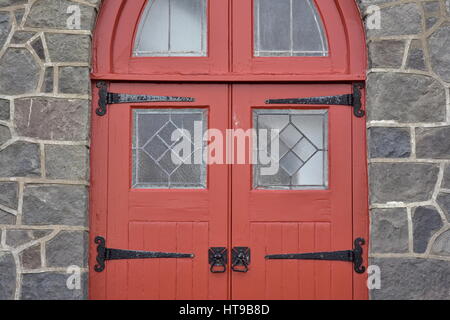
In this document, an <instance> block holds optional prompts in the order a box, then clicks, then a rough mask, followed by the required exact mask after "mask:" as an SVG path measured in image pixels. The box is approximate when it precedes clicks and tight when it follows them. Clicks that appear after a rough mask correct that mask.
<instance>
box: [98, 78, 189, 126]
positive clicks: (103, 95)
mask: <svg viewBox="0 0 450 320" xmlns="http://www.w3.org/2000/svg"><path fill="white" fill-rule="evenodd" d="M97 88H98V89H99V91H98V96H99V99H98V108H97V110H96V111H95V113H96V114H97V115H98V116H100V117H101V116H104V115H106V113H107V112H108V109H107V108H108V105H110V104H120V103H143V102H194V101H195V99H194V98H188V97H169V96H152V95H143V94H126V93H113V92H108V84H107V83H106V82H105V81H100V82H98V83H97Z"/></svg>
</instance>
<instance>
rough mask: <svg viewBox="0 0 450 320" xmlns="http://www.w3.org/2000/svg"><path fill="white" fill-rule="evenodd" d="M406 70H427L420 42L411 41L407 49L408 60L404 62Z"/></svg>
mask: <svg viewBox="0 0 450 320" xmlns="http://www.w3.org/2000/svg"><path fill="white" fill-rule="evenodd" d="M406 68H408V69H416V70H422V71H425V70H427V66H426V64H425V53H424V51H423V46H422V41H420V40H413V41H412V42H411V46H410V48H409V53H408V59H407V61H406Z"/></svg>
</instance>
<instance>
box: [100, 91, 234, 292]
mask: <svg viewBox="0 0 450 320" xmlns="http://www.w3.org/2000/svg"><path fill="white" fill-rule="evenodd" d="M111 90H113V91H117V92H126V93H130V94H133V93H134V94H139V93H140V94H144V93H148V94H155V95H172V96H173V95H177V96H178V95H181V96H194V97H195V98H196V102H195V103H149V104H144V105H143V104H139V105H131V104H121V105H112V106H109V109H108V115H107V116H105V117H103V118H102V117H98V116H94V118H95V119H98V120H96V121H97V122H98V121H106V122H109V130H108V127H107V128H106V129H105V128H104V127H101V126H99V129H103V130H104V131H102V132H101V133H102V134H103V135H104V136H106V137H108V141H105V140H106V139H103V141H102V142H103V143H105V142H106V143H105V144H104V146H103V150H97V151H96V152H95V154H94V157H93V161H97V160H95V159H97V157H101V158H102V160H103V161H102V163H103V164H105V162H107V165H106V166H105V168H107V172H106V171H105V170H103V171H102V172H101V173H100V172H97V171H96V167H95V164H94V166H93V176H95V177H96V178H98V179H103V183H104V184H103V188H105V187H106V188H107V189H108V198H107V214H106V212H105V211H106V210H105V211H102V215H101V217H102V218H104V219H106V224H102V225H106V226H107V228H106V229H105V228H103V229H101V228H99V227H100V225H98V226H97V222H96V221H95V220H94V221H93V223H92V224H93V225H94V226H95V227H94V229H93V230H94V232H95V235H102V236H104V237H105V238H106V241H107V246H108V247H111V248H122V249H132V250H145V251H163V252H167V251H170V252H184V253H194V254H195V259H177V260H173V259H172V260H170V259H151V260H129V261H108V262H107V267H106V270H105V271H104V273H101V274H98V273H94V272H92V273H91V280H92V284H91V285H92V288H93V289H92V291H91V297H92V298H96V299H104V298H107V299H225V298H227V296H228V275H227V274H212V273H210V272H209V269H208V261H207V254H208V248H209V247H213V246H227V245H228V244H227V240H228V228H227V225H228V204H227V203H228V197H227V194H228V184H227V181H228V168H227V166H220V165H211V166H209V167H208V173H209V176H208V188H207V189H206V190H134V189H132V188H131V187H130V185H131V174H130V172H131V169H130V167H131V132H132V129H131V125H132V121H131V112H132V109H133V108H136V107H138V108H167V107H170V108H207V109H208V112H209V114H210V117H209V125H210V126H211V127H214V128H218V129H219V130H225V129H226V127H227V125H228V110H227V108H228V107H227V103H228V97H227V95H228V89H227V86H224V85H209V86H208V88H207V90H205V88H204V86H201V85H156V84H153V85H150V84H119V83H118V84H113V85H112V86H111ZM100 119H101V120H100ZM94 124H97V123H96V122H94ZM94 131H96V130H94ZM99 134H100V132H97V131H96V135H94V136H93V139H95V140H94V141H96V142H97V141H98V145H100V141H99V138H98V135H99ZM97 173H100V175H97ZM94 181H96V180H94ZM105 184H106V186H105ZM93 187H94V188H95V187H97V185H96V184H94V185H93ZM101 190H102V189H101V188H98V190H97V188H96V191H94V192H93V203H94V205H95V199H96V197H95V196H96V195H97V193H99V191H101ZM99 204H101V203H99ZM97 207H98V205H97ZM94 208H95V206H94ZM94 217H95V216H94ZM94 219H95V218H94ZM92 236H94V234H92ZM91 252H92V253H94V254H95V248H94V246H93V247H92V251H91ZM91 257H92V258H94V257H93V256H91ZM92 266H93V260H91V267H92ZM105 282H106V283H105ZM103 287H106V290H100V289H101V288H103ZM212 287H213V288H214V290H212Z"/></svg>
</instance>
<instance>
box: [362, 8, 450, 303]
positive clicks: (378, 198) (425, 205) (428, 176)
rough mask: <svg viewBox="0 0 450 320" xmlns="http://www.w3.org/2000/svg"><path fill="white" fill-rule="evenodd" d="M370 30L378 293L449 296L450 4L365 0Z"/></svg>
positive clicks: (372, 198)
mask: <svg viewBox="0 0 450 320" xmlns="http://www.w3.org/2000/svg"><path fill="white" fill-rule="evenodd" d="M359 3H360V5H361V7H362V8H361V9H362V12H366V9H367V7H368V6H370V5H377V6H379V8H380V9H381V29H379V30H367V38H368V48H369V73H368V82H367V90H368V91H367V108H368V119H367V120H368V123H367V127H368V148H369V187H370V207H371V232H370V234H371V248H370V256H371V264H373V265H378V266H379V267H380V268H381V276H382V284H381V290H372V291H371V298H372V299H450V224H449V222H450V99H449V87H450V0H441V1H436V0H427V1H425V0H424V1H406V0H405V1H389V0H360V1H359Z"/></svg>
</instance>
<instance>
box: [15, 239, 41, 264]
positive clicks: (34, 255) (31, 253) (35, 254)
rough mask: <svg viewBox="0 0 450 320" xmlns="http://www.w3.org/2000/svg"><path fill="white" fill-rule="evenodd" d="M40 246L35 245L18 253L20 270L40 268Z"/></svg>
mask: <svg viewBox="0 0 450 320" xmlns="http://www.w3.org/2000/svg"><path fill="white" fill-rule="evenodd" d="M41 260H42V259H41V245H40V244H37V245H34V246H32V247H30V248H28V249H25V250H23V251H22V252H21V253H20V261H21V262H22V268H24V269H25V270H32V269H39V268H41V267H42V261H41Z"/></svg>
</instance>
